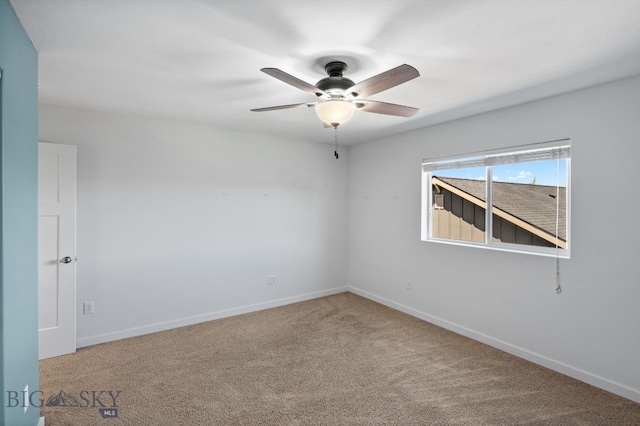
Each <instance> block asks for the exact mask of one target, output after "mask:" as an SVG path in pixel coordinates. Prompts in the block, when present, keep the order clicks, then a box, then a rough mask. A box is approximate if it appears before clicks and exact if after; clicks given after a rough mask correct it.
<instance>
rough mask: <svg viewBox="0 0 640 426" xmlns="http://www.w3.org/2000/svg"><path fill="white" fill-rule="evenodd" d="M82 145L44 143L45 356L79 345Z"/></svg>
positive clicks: (41, 264) (41, 300) (41, 318)
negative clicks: (78, 187) (79, 173)
mask: <svg viewBox="0 0 640 426" xmlns="http://www.w3.org/2000/svg"><path fill="white" fill-rule="evenodd" d="M75 305H76V147H75V146H72V145H60V144H53V143H42V142H41V143H39V144H38V329H39V333H38V338H39V348H40V349H39V352H40V359H43V358H50V357H54V356H58V355H64V354H68V353H72V352H75V351H76V310H75Z"/></svg>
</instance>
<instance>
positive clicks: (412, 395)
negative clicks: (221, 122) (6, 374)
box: [40, 293, 640, 426]
mask: <svg viewBox="0 0 640 426" xmlns="http://www.w3.org/2000/svg"><path fill="white" fill-rule="evenodd" d="M40 370H41V373H40V375H41V378H40V380H41V390H42V392H43V394H42V396H43V399H44V400H45V402H47V401H50V402H51V405H52V406H44V407H43V408H42V409H41V413H42V415H44V416H45V420H46V424H47V426H60V425H82V426H86V425H133V426H143V425H171V426H174V425H332V426H335V425H640V404H636V403H634V402H632V401H629V400H627V399H624V398H621V397H618V396H616V395H613V394H611V393H608V392H605V391H603V390H600V389H597V388H595V387H592V386H590V385H587V384H585V383H582V382H579V381H577V380H574V379H571V378H568V377H566V376H563V375H561V374H558V373H555V372H553V371H550V370H548V369H545V368H542V367H539V366H537V365H535V364H532V363H529V362H527V361H524V360H521V359H519V358H516V357H514V356H511V355H509V354H506V353H504V352H501V351H499V350H496V349H493V348H491V347H489V346H486V345H484V344H482V343H478V342H476V341H473V340H470V339H467V338H465V337H462V336H459V335H457V334H455V333H452V332H449V331H447V330H444V329H442V328H439V327H437V326H434V325H432V324H429V323H426V322H424V321H421V320H419V319H416V318H413V317H411V316H408V315H405V314H403V313H400V312H397V311H395V310H392V309H389V308H387V307H385V306H382V305H380V304H377V303H375V302H372V301H369V300H367V299H364V298H361V297H359V296H356V295H354V294H351V293H344V294H339V295H335V296H330V297H325V298H321V299H316V300H312V301H308V302H302V303H296V304H292V305H288V306H284V307H280V308H275V309H269V310H265V311H260V312H254V313H250V314H246V315H240V316H236V317H231V318H226V319H221V320H216V321H211V322H207V323H203V324H198V325H194V326H189V327H183V328H179V329H174V330H169V331H164V332H160V333H155V334H150V335H146V336H141V337H136V338H131V339H125V340H120V341H116V342H111V343H105V344H101V345H96V346H92V347H88V348H82V349H79V350H78V351H77V353H75V354H72V355H65V356H62V357H57V358H52V359H48V360H43V361H41V362H40ZM100 391H105V392H103V393H100ZM109 391H111V392H112V393H111V394H109ZM118 391H119V392H120V393H119V394H118V393H117V392H118ZM94 392H95V393H94ZM113 397H115V400H116V403H115V405H116V407H113V406H114V404H113ZM96 398H97V399H96ZM102 405H103V406H104V407H102ZM113 408H115V409H117V416H118V417H116V418H113V417H111V418H108V417H107V418H103V414H104V415H107V416H109V415H111V416H113V415H114V414H115V410H113ZM100 409H102V410H103V411H102V412H101V411H100ZM105 410H106V412H105Z"/></svg>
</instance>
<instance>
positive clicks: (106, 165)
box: [39, 105, 348, 346]
mask: <svg viewBox="0 0 640 426" xmlns="http://www.w3.org/2000/svg"><path fill="white" fill-rule="evenodd" d="M39 113H40V118H39V120H40V123H39V126H40V129H39V130H40V140H41V141H44V142H54V143H64V144H73V145H77V152H78V175H77V181H78V188H77V195H78V207H77V212H78V224H77V231H78V233H77V235H78V237H77V238H78V245H77V253H78V262H77V309H78V311H77V312H78V323H77V327H78V329H77V332H78V345H79V346H85V345H89V344H94V343H98V342H104V341H108V340H114V339H117V338H121V337H127V336H132V335H137V334H142V333H146V332H150V331H156V330H161V329H166V328H171V327H174V326H179V325H184V324H190V323H194V322H198V321H204V320H208V319H213V318H217V317H220V316H225V315H230V314H237V313H241V312H245V311H250V310H255V309H259V308H265V307H270V306H276V305H279V304H283V303H290V302H293V301H296V300H302V299H305V298H309V297H317V296H321V295H324V294H329V293H332V292H336V291H344V290H346V283H347V261H346V258H347V257H346V254H347V247H346V243H347V186H346V177H347V175H346V165H347V157H348V155H347V154H346V153H344V155H342V156H341V157H340V160H336V159H335V158H334V157H333V148H332V147H331V146H329V145H319V144H313V143H308V142H304V141H293V140H288V141H287V140H275V139H273V138H268V137H263V136H260V135H255V134H249V133H237V132H229V131H223V130H218V129H214V128H210V127H206V126H201V125H193V124H185V123H176V122H168V121H162V120H157V119H148V118H136V117H128V116H119V115H113V114H106V113H98V112H92V111H87V110H80V109H73V108H67V107H61V106H54V105H41V106H40V111H39ZM270 274H275V275H277V280H278V282H277V284H276V285H270V286H268V285H267V275H270ZM83 301H94V302H95V314H93V315H82V312H81V311H82V310H81V307H82V302H83Z"/></svg>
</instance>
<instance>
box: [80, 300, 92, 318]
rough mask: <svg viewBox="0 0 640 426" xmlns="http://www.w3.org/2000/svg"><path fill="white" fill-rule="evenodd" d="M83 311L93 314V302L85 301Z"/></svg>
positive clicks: (86, 313)
mask: <svg viewBox="0 0 640 426" xmlns="http://www.w3.org/2000/svg"><path fill="white" fill-rule="evenodd" d="M82 312H83V313H84V314H85V315H91V314H93V302H84V303H83V304H82Z"/></svg>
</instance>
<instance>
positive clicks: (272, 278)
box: [267, 275, 277, 285]
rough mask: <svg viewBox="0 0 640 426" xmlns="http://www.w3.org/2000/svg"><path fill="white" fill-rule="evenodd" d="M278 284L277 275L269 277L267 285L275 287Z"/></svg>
mask: <svg viewBox="0 0 640 426" xmlns="http://www.w3.org/2000/svg"><path fill="white" fill-rule="evenodd" d="M276 282H277V278H276V276H275V275H269V276H267V285H274V284H275V283H276Z"/></svg>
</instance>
